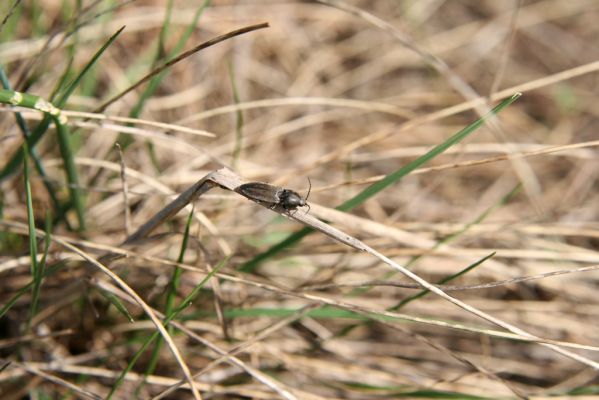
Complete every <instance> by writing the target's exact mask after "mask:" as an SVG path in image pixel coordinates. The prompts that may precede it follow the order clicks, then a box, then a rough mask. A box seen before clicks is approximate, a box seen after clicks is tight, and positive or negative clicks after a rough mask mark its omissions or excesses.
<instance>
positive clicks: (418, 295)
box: [389, 252, 496, 311]
mask: <svg viewBox="0 0 599 400" xmlns="http://www.w3.org/2000/svg"><path fill="white" fill-rule="evenodd" d="M495 254H496V252H492V253H491V254H489V255H487V256H485V257H483V258H481V259H480V260H477V261H476V262H474V263H472V264H470V265H469V266H467V267H466V268H464V269H462V270H461V271H458V272H456V273H455V274H451V275H449V276H446V277H445V278H443V279H441V280H440V281H438V282H437V284H438V285H442V284H444V283H447V282H450V281H452V280H454V279H456V278H459V277H460V276H462V275H464V274H466V273H468V272H470V271H472V270H473V269H474V268H476V267H478V266H479V265H481V264H482V263H484V262H485V261H487V260H488V259H490V258H492V257H493V256H495ZM429 293H430V290H427V289H424V290H422V291H420V292H418V293H416V294H415V295H413V296H410V297H406V298H405V299H403V300H402V301H400V302H399V304H397V305H396V306H393V307H391V308H390V309H389V310H390V311H397V310H399V309H400V308H402V307H403V306H405V305H407V304H409V303H411V302H413V301H414V300H417V299H419V298H421V297H424V296H426V295H427V294H429Z"/></svg>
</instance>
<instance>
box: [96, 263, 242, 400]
mask: <svg viewBox="0 0 599 400" xmlns="http://www.w3.org/2000/svg"><path fill="white" fill-rule="evenodd" d="M229 258H230V256H227V257H225V258H224V259H223V260H222V261H221V262H219V263H218V265H217V266H216V267H214V269H213V270H212V271H210V273H208V274H206V276H205V277H204V279H202V281H201V282H200V283H199V284H197V285H196V287H195V288H194V289H193V290H192V291H191V293H189V295H187V297H185V299H183V301H182V302H181V303H180V304H179V306H178V307H177V308H176V309H175V310H174V311H173V312H172V313H171V315H167V316H165V319H164V322H163V323H162V324H163V326H165V327H166V326H167V325H168V324H169V322H171V321H172V320H174V319H175V318H177V316H178V315H179V314H180V313H181V312H182V311H183V310H185V309H186V308H187V307H189V306H190V305H191V303H192V302H193V300H194V299H195V298H196V297H197V296H198V294H200V290H202V288H203V287H204V285H205V284H206V282H208V281H209V280H210V279H211V278H212V277H213V276H214V275H215V274H216V273H217V272H218V271H220V269H221V268H222V267H223V266H224V265H225V264H226V263H227V262H228V261H229ZM159 335H160V333H159V332H154V333H153V334H152V336H151V337H150V338H149V339H148V340H146V342H145V343H144V344H143V345H142V346H141V347H140V348H139V350H137V352H136V353H135V354H134V355H133V357H132V359H131V361H130V362H129V364H128V365H127V367H126V368H125V369H124V370H123V372H121V374H120V375H119V377H118V378H117V380H116V382H115V383H114V385H113V387H112V389H111V390H110V393H109V394H108V396H106V400H110V399H111V398H112V396H113V395H114V393H115V392H116V391H117V389H118V388H119V387H120V386H121V385H122V384H123V382H124V381H125V377H126V376H127V374H128V373H129V372H130V371H131V370H132V369H133V367H134V366H135V363H136V362H137V360H138V359H139V357H141V355H142V354H143V353H144V351H145V350H146V349H147V348H148V347H149V346H150V345H151V344H152V342H153V341H154V340H156V338H157V337H158V336H159Z"/></svg>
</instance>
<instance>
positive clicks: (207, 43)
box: [93, 22, 269, 113]
mask: <svg viewBox="0 0 599 400" xmlns="http://www.w3.org/2000/svg"><path fill="white" fill-rule="evenodd" d="M268 26H269V25H268V23H266V22H265V23H261V24H255V25H249V26H246V27H243V28H240V29H235V30H233V31H230V32H227V33H225V34H224V35H220V36H217V37H214V38H212V39H210V40H207V41H205V42H203V43H200V44H199V45H197V46H195V47H194V48H192V49H190V50H187V51H185V52H183V53H181V54H179V55H178V56H177V57H175V58H173V59H172V60H170V61H169V62H167V63H165V64H163V65H161V66H160V67H158V68H155V69H153V70H152V71H151V72H150V73H148V74H147V75H146V76H144V77H143V78H141V79H140V80H138V81H137V82H135V83H134V84H133V85H131V86H129V87H128V88H127V89H125V90H123V91H122V92H121V93H119V94H117V95H116V96H113V97H112V98H111V99H109V100H107V101H105V102H104V103H102V104H101V105H100V106H99V107H96V108H95V109H94V111H93V112H94V113H101V112H103V111H104V110H105V109H106V108H108V107H109V106H110V105H111V104H112V103H114V102H116V101H117V100H119V99H120V98H121V97H123V96H125V95H126V94H128V93H129V92H131V91H133V90H135V89H137V88H138V87H139V86H141V85H143V84H144V83H146V82H147V81H148V80H150V79H152V77H154V76H156V75H158V74H161V73H162V71H164V70H165V69H167V68H170V67H171V66H173V65H175V64H177V63H178V62H179V61H181V60H184V59H185V58H187V57H189V56H190V55H192V54H194V53H197V52H198V51H202V50H204V49H207V48H208V47H211V46H214V45H216V44H218V43H220V42H223V41H225V40H228V39H231V38H233V37H235V36H239V35H243V34H245V33H248V32H252V31H255V30H257V29H264V28H268Z"/></svg>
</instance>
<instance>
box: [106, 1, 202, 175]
mask: <svg viewBox="0 0 599 400" xmlns="http://www.w3.org/2000/svg"><path fill="white" fill-rule="evenodd" d="M209 3H210V2H209V1H208V0H205V1H204V3H203V4H202V5H201V6H200V7H199V8H198V9H197V10H196V12H195V14H194V16H193V18H192V20H191V22H190V24H189V25H188V26H187V28H186V29H185V31H184V32H183V34H182V35H181V37H180V38H179V39H178V40H177V43H176V44H175V46H174V47H173V49H172V50H171V51H170V52H169V54H168V55H167V56H166V59H170V58H172V57H174V56H175V55H176V54H178V53H179V52H180V51H181V50H183V48H184V47H185V43H186V42H187V41H188V40H189V38H190V37H191V35H192V34H193V32H194V31H195V29H196V27H197V25H198V21H199V20H200V17H201V16H202V15H203V13H204V10H205V9H206V7H207V6H208V4H209ZM171 8H172V1H169V4H168V6H167V12H166V13H165V20H164V23H163V27H162V29H161V31H160V35H159V37H158V49H157V51H156V56H155V59H154V62H153V64H154V65H157V64H158V63H159V61H160V60H161V59H162V58H163V56H164V54H163V43H164V41H165V37H166V34H167V33H168V28H169V27H170V26H171V24H170V15H171ZM167 72H168V70H166V69H165V70H163V71H162V72H160V73H159V74H157V75H155V76H153V77H152V79H150V82H149V83H148V85H147V86H146V88H145V90H144V91H143V93H142V94H141V95H140V96H139V99H138V101H137V103H136V104H135V105H134V106H133V108H132V109H131V111H130V112H129V117H130V118H138V117H139V116H140V115H141V112H142V111H143V109H144V107H145V105H146V102H147V101H148V99H149V98H150V97H152V96H153V95H154V93H155V92H156V90H158V87H159V86H160V84H161V83H162V80H163V79H164V77H165V76H166V74H167ZM130 125H131V124H130ZM117 141H118V142H119V143H120V144H121V146H122V147H123V150H125V149H126V148H127V147H128V146H129V145H130V144H131V143H133V139H132V136H131V135H129V134H127V133H121V134H120V135H119V137H118V138H117ZM147 143H148V144H150V143H151V142H147ZM150 146H151V145H150ZM151 154H152V149H151V148H150V155H151ZM150 159H152V157H150ZM153 164H155V165H154V166H155V167H156V168H159V165H156V162H153Z"/></svg>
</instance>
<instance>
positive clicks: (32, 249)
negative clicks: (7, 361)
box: [21, 142, 42, 330]
mask: <svg viewBox="0 0 599 400" xmlns="http://www.w3.org/2000/svg"><path fill="white" fill-rule="evenodd" d="M21 151H22V152H23V179H24V181H25V204H26V207H27V225H28V229H29V257H30V259H31V268H30V269H31V276H32V277H33V282H34V283H33V286H32V290H31V305H30V308H29V320H28V321H27V330H29V326H30V323H31V319H32V318H33V316H34V315H35V314H36V312H37V306H38V301H39V291H40V287H41V276H42V275H40V270H39V265H38V262H37V236H36V234H35V216H34V215H33V200H32V198H31V182H30V180H29V176H30V167H29V157H28V153H29V150H28V149H27V142H25V143H23V147H22V149H21Z"/></svg>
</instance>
